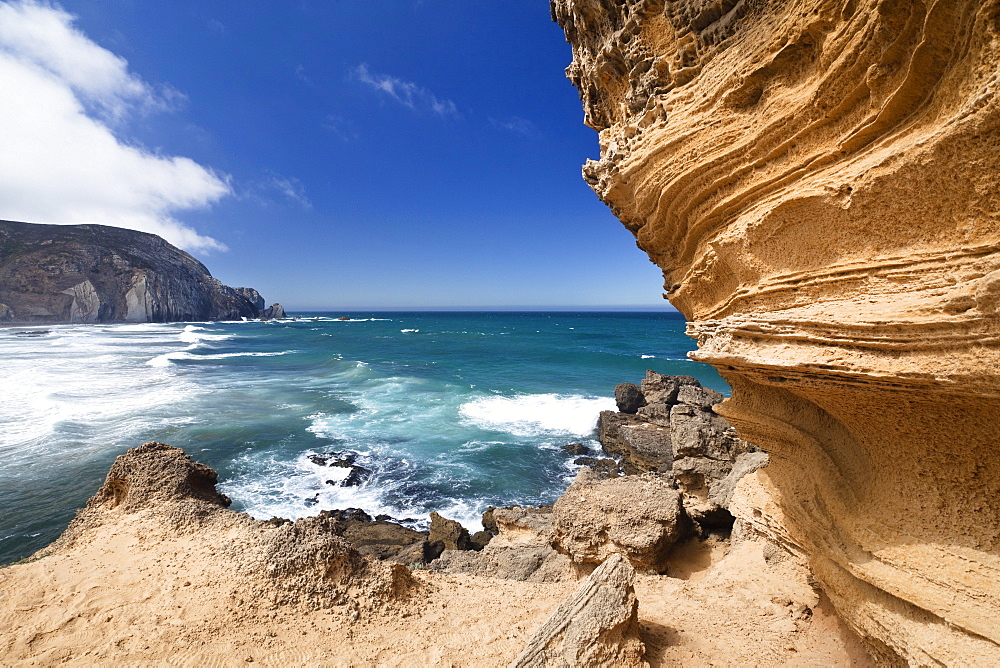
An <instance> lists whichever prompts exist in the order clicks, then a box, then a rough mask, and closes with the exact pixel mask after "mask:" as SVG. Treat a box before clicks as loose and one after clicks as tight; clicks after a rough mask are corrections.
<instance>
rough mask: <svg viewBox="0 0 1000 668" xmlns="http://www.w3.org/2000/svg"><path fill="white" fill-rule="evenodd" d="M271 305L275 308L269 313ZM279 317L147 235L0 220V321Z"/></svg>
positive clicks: (253, 294) (249, 293) (250, 292)
mask: <svg viewBox="0 0 1000 668" xmlns="http://www.w3.org/2000/svg"><path fill="white" fill-rule="evenodd" d="M275 307H277V309H275ZM265 312H270V314H271V315H270V317H283V316H284V310H283V309H281V306H280V305H278V304H275V305H274V306H272V307H271V308H270V309H267V310H266V311H265V309H264V299H263V297H261V296H260V294H258V293H257V291H256V290H254V289H253V288H230V287H229V286H226V285H223V284H222V283H221V282H219V281H218V280H217V279H215V278H213V277H212V275H211V274H210V273H209V271H208V269H206V268H205V265H203V264H202V263H201V262H198V261H197V260H196V259H194V258H193V257H191V256H190V255H188V254H187V253H185V252H184V251H182V250H180V249H179V248H176V247H174V246H171V245H170V244H168V243H167V242H166V241H164V240H163V239H161V238H160V237H158V236H156V235H155V234H147V233H145V232H136V231H134V230H125V229H121V228H117V227H107V226H105V225H39V224H32V223H17V222H11V221H0V322H171V321H184V320H239V319H240V318H241V317H244V318H258V317H261V316H262V315H263V314H265Z"/></svg>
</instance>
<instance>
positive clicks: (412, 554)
mask: <svg viewBox="0 0 1000 668" xmlns="http://www.w3.org/2000/svg"><path fill="white" fill-rule="evenodd" d="M442 552H444V543H442V542H441V541H439V540H436V541H434V542H431V541H428V540H424V541H420V542H419V543H414V544H412V545H410V546H409V547H405V548H403V549H402V550H400V551H399V552H398V553H397V554H395V555H393V556H391V557H388V559H387V560H388V561H391V562H393V563H397V564H404V565H406V566H418V565H422V566H426V565H427V564H429V563H431V562H432V561H434V560H435V559H437V558H438V557H440V556H441V553H442Z"/></svg>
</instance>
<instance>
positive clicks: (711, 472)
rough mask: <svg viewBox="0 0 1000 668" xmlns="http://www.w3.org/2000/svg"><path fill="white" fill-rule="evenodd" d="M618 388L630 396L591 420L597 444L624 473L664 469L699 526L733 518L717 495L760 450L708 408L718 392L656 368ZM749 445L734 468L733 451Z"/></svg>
mask: <svg viewBox="0 0 1000 668" xmlns="http://www.w3.org/2000/svg"><path fill="white" fill-rule="evenodd" d="M623 387H625V388H627V389H626V390H625V392H623V391H622V389H621V388H623ZM625 393H627V396H628V397H629V398H628V400H627V401H626V402H622V401H619V403H618V405H619V409H620V412H617V413H616V412H614V411H604V412H602V413H601V415H600V418H599V420H598V438H599V439H600V441H601V446H602V447H603V448H604V451H605V452H607V453H608V454H611V455H613V456H615V457H618V458H619V459H620V461H621V468H622V470H623V471H624V472H625V473H626V474H634V473H654V472H656V473H660V474H663V475H665V476H669V477H670V479H671V484H674V485H675V486H676V487H677V488H678V489H679V490H680V491H681V493H682V498H683V503H684V511H685V513H686V515H687V516H688V517H689V518H691V519H692V520H694V521H695V522H696V524H697V527H699V528H700V529H701V531H702V532H703V533H705V532H708V533H711V532H718V531H722V532H726V531H728V530H729V528H730V527H731V526H732V523H733V518H732V516H731V515H730V513H729V512H728V511H727V509H726V507H727V504H728V502H726V503H720V500H722V499H727V498H728V497H727V494H726V492H725V491H724V490H725V489H730V488H731V487H732V486H733V485H735V484H736V482H737V481H738V480H739V478H740V477H741V476H742V475H743V474H744V473H746V472H747V471H749V470H751V469H752V467H751V466H750V464H749V462H751V461H752V462H754V464H755V466H756V467H757V468H760V467H761V466H764V465H765V464H766V463H767V456H766V455H764V454H762V453H757V452H755V451H756V450H757V448H756V447H755V446H753V445H752V444H750V443H747V442H746V441H743V440H741V439H740V438H738V437H737V436H736V431H735V430H734V429H733V428H732V427H731V426H729V423H728V422H726V420H725V419H724V418H723V417H721V416H720V415H718V414H717V413H716V412H715V407H716V406H718V405H719V403H720V402H721V401H722V395H721V394H719V393H718V392H715V391H713V390H709V389H707V388H705V387H702V386H701V383H699V382H698V381H697V380H695V379H694V378H692V377H690V376H668V375H664V374H659V373H656V372H655V371H647V372H646V377H645V378H644V379H643V380H642V385H641V386H636V385H632V384H631V383H622V384H620V385H618V387H617V388H615V395H616V396H623V395H624V394H625ZM629 411H634V412H629ZM751 453H753V456H752V457H750V458H749V459H746V461H744V463H743V465H742V466H740V467H736V468H734V463H735V462H737V461H738V460H739V458H740V457H743V456H745V455H750V454H751ZM596 462H597V460H595V463H596ZM595 470H599V469H595Z"/></svg>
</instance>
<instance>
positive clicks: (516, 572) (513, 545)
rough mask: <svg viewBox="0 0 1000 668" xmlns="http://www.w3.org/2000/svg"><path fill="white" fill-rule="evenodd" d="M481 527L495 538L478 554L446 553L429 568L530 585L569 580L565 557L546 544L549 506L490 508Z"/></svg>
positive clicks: (549, 534) (550, 524) (550, 523)
mask: <svg viewBox="0 0 1000 668" xmlns="http://www.w3.org/2000/svg"><path fill="white" fill-rule="evenodd" d="M487 516H488V517H489V524H487V519H486V517H487ZM484 525H486V526H494V527H495V532H494V534H495V535H494V536H493V538H492V539H491V540H490V542H489V544H487V545H486V546H485V547H484V548H483V549H482V550H481V551H479V552H472V551H458V550H449V551H447V552H445V553H444V554H443V555H441V557H440V558H439V559H437V560H436V561H434V562H433V563H432V564H431V565H430V567H431V569H432V570H435V571H438V572H441V573H467V574H470V575H480V576H484V577H494V578H502V579H505V580H520V581H525V580H527V581H531V582H558V581H562V580H567V579H571V578H573V570H572V568H571V565H570V560H569V558H568V557H567V556H566V555H564V554H559V553H558V552H556V551H555V550H553V549H552V546H551V545H550V542H551V540H552V506H542V507H540V508H522V507H521V506H510V507H507V508H490V509H489V510H487V512H486V513H485V514H484Z"/></svg>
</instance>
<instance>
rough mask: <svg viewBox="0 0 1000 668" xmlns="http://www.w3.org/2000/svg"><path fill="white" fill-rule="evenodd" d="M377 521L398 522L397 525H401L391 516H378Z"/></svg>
mask: <svg viewBox="0 0 1000 668" xmlns="http://www.w3.org/2000/svg"><path fill="white" fill-rule="evenodd" d="M375 520H376V521H378V522H396V523H397V524H399V522H397V521H396V520H394V519H393V518H392V517H391V516H389V515H376V516H375Z"/></svg>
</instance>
